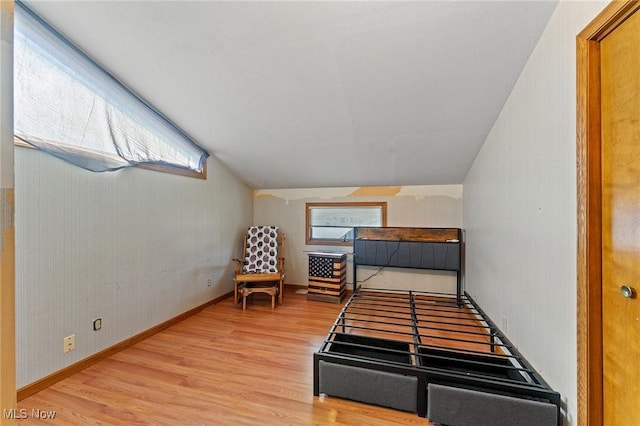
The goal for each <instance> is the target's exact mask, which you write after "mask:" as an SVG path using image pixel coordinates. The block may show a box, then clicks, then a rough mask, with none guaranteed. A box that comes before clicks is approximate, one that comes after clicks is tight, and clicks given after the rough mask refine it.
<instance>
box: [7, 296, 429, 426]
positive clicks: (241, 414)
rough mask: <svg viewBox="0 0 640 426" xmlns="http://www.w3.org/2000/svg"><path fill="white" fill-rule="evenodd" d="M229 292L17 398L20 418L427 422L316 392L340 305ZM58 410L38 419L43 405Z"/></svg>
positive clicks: (65, 421) (29, 421) (64, 421)
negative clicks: (239, 303) (244, 301)
mask: <svg viewBox="0 0 640 426" xmlns="http://www.w3.org/2000/svg"><path fill="white" fill-rule="evenodd" d="M294 290H295V289H289V290H287V292H286V294H285V298H284V304H283V305H280V306H278V307H277V308H276V309H275V310H273V311H272V310H271V302H270V298H269V297H268V296H266V295H255V298H254V299H253V300H252V301H249V302H248V307H247V310H246V311H244V312H243V311H242V309H241V308H237V307H235V306H234V305H233V301H232V300H231V299H227V300H225V301H223V302H221V303H219V304H217V305H214V306H211V307H209V308H207V309H205V310H204V311H202V312H200V313H198V314H196V315H194V316H193V317H191V318H188V319H187V320H185V321H183V322H181V323H179V324H177V325H175V326H173V327H171V328H168V329H167V330H165V331H163V332H160V333H158V334H156V335H154V336H153V337H151V338H149V339H147V340H145V341H143V342H141V343H139V344H137V345H135V346H133V347H131V348H129V349H126V350H124V351H122V352H120V353H118V354H116V355H114V356H112V357H111V358H109V359H107V360H105V361H102V362H100V363H98V364H96V365H94V366H92V367H90V368H88V369H86V370H84V371H82V372H80V373H78V374H76V375H74V376H72V377H70V378H68V379H66V380H63V381H61V382H59V383H57V384H55V385H53V386H51V387H50V388H48V389H46V390H43V391H41V392H39V393H37V394H35V395H33V396H31V397H29V398H27V399H24V400H23V401H21V402H20V403H19V404H18V409H19V410H24V411H18V414H21V413H25V414H26V415H25V417H26V418H25V419H22V420H19V421H18V424H20V425H41V424H47V425H52V424H55V425H118V426H120V425H171V426H175V425H332V424H336V425H358V426H362V425H372V426H377V425H398V424H402V425H411V424H415V425H422V426H427V425H430V423H429V422H428V421H427V420H426V419H424V418H420V417H418V416H417V415H416V414H413V413H405V412H401V411H396V410H392V409H386V408H382V407H376V406H372V405H366V404H360V403H357V402H353V401H347V400H342V399H338V398H331V397H323V398H317V397H314V396H313V358H312V354H313V352H315V351H316V350H317V349H318V348H319V346H320V344H321V342H322V340H323V339H324V337H325V336H326V333H327V332H328V330H329V327H330V326H331V325H332V324H333V321H334V320H335V318H336V316H337V314H338V312H339V310H340V308H341V305H337V304H331V303H323V302H314V301H307V299H306V296H305V295H301V294H295V293H294ZM33 410H40V411H41V412H49V411H53V412H55V418H54V419H53V420H52V419H46V420H45V419H37V418H36V416H34V415H35V414H37V411H33Z"/></svg>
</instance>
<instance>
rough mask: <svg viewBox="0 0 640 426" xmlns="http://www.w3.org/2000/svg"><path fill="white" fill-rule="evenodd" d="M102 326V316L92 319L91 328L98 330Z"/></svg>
mask: <svg viewBox="0 0 640 426" xmlns="http://www.w3.org/2000/svg"><path fill="white" fill-rule="evenodd" d="M101 328H102V318H96V319H94V320H93V330H94V331H98V330H100V329H101Z"/></svg>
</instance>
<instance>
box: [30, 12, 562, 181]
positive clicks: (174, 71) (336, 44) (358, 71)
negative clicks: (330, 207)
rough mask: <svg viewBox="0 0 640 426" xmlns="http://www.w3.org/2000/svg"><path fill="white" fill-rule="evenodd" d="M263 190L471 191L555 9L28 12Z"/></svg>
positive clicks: (239, 174) (241, 176) (237, 172)
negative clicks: (475, 167)
mask: <svg viewBox="0 0 640 426" xmlns="http://www.w3.org/2000/svg"><path fill="white" fill-rule="evenodd" d="M24 3H25V4H26V5H27V6H28V7H30V8H31V9H32V10H34V11H35V12H36V13H38V14H39V15H40V16H41V17H43V18H44V19H45V20H46V21H48V22H49V23H50V24H52V25H53V26H54V27H55V28H57V29H58V30H59V31H60V32H62V33H63V34H65V35H66V36H67V37H68V38H69V39H71V40H72V41H73V42H74V43H75V44H76V45H77V46H78V47H80V48H81V49H82V50H84V51H85V52H86V53H88V54H89V55H90V56H92V57H93V58H94V59H95V60H96V61H97V62H99V63H100V64H102V65H103V66H104V67H105V68H107V69H108V70H109V71H110V72H111V73H112V74H114V75H115V76H116V77H117V78H119V79H120V80H121V81H122V82H123V83H125V84H126V85H127V86H129V87H130V88H131V89H132V90H133V91H135V92H136V93H138V94H139V95H140V96H141V97H142V98H144V99H146V100H147V101H149V102H150V103H151V104H153V105H154V106H155V107H156V108H157V109H158V110H160V111H161V112H163V113H164V114H165V115H166V116H167V117H169V118H170V119H171V120H172V121H173V122H175V123H176V124H177V125H178V126H179V127H181V128H182V129H183V130H184V131H186V132H187V133H188V134H189V135H191V136H192V137H193V138H194V139H195V140H196V141H197V142H198V143H199V144H200V145H202V146H203V147H204V148H206V149H207V150H208V151H209V152H210V153H211V154H212V155H213V156H215V157H217V158H219V159H220V160H221V161H222V162H224V163H225V164H226V165H227V166H228V167H229V168H230V169H231V170H233V171H234V172H235V173H236V174H237V175H238V177H240V178H241V179H242V180H244V181H245V182H246V183H247V184H248V185H250V186H251V187H253V188H256V189H264V188H270V189H276V188H311V187H336V186H372V185H374V186H377V185H391V186H399V185H430V184H455V183H461V182H462V181H463V179H464V177H465V175H466V173H467V171H468V170H469V167H470V166H471V164H472V162H473V160H474V158H475V156H476V154H477V152H478V150H479V149H480V147H481V145H482V143H483V142H484V140H485V138H486V136H487V134H488V132H489V130H490V129H491V127H492V126H493V123H494V122H495V120H496V118H497V116H498V114H499V113H500V111H501V109H502V107H503V105H504V103H505V101H506V99H507V97H508V96H509V93H510V92H511V90H512V88H513V86H514V84H515V83H516V81H517V79H518V76H519V74H520V72H521V71H522V68H523V67H524V65H525V63H526V61H527V59H528V58H529V56H530V55H531V53H532V51H533V49H534V47H535V45H536V43H537V41H538V39H539V37H540V35H541V34H542V31H543V30H544V28H545V26H546V24H547V22H548V20H549V18H550V16H551V14H552V13H553V10H554V9H555V7H556V5H557V3H556V2H555V1H495V2H493V1H492V2H489V1H418V2H411V1H407V2H404V1H402V2H398V1H375V2H374V1H371V2H370V1H357V2H342V1H319V2H318V1H316V2H310V1H309V2H307V1H279V2H272V1H255V2H254V1H227V2H223V1H86V0H85V1H37V0H36V1H34V0H31V1H25V2H24Z"/></svg>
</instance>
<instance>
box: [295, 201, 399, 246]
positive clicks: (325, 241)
mask: <svg viewBox="0 0 640 426" xmlns="http://www.w3.org/2000/svg"><path fill="white" fill-rule="evenodd" d="M314 207H324V208H326V207H336V208H348V207H377V208H380V211H381V216H382V217H381V223H382V224H381V225H380V226H381V227H385V226H387V202H386V201H359V202H358V201H352V202H315V203H305V241H306V244H307V245H331V246H350V245H353V240H348V241H343V240H340V239H337V238H312V237H311V228H312V227H311V210H312V209H313V208H314ZM363 226H364V225H363Z"/></svg>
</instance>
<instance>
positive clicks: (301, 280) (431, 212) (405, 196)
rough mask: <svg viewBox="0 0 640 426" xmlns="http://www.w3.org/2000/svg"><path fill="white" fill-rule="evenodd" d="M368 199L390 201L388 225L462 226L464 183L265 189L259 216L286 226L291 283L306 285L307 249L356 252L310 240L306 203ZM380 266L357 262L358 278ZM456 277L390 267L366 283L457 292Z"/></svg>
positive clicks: (257, 218)
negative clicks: (306, 241)
mask: <svg viewBox="0 0 640 426" xmlns="http://www.w3.org/2000/svg"><path fill="white" fill-rule="evenodd" d="M364 201H386V202H387V226H416V227H436V228H437V227H442V228H448V227H451V228H460V227H462V185H439V186H436V185H432V186H404V187H362V188H358V187H349V188H315V189H313V188H305V189H280V190H274V189H270V190H260V191H257V192H256V195H255V202H254V222H255V223H256V224H257V225H277V226H280V227H281V228H282V229H283V230H284V232H285V236H286V270H287V278H286V282H287V283H288V284H298V285H307V277H308V268H309V263H308V256H307V253H308V252H310V251H317V250H323V251H327V250H335V251H340V252H348V253H351V252H352V247H351V246H335V247H333V246H326V245H322V246H321V245H306V243H305V203H308V202H364ZM347 260H348V264H347V282H348V283H349V289H351V283H353V269H352V268H353V259H352V256H348V258H347ZM378 269H379V268H377V267H376V268H373V267H364V266H362V267H358V280H359V281H362V280H365V279H367V278H368V277H370V276H372V275H373V274H375V273H376V271H377V270H378ZM455 283H456V279H455V273H453V272H440V271H415V270H412V271H411V272H407V271H406V270H402V269H396V268H385V269H383V270H381V271H380V272H378V273H377V274H376V275H375V277H372V278H371V279H369V280H367V281H366V283H365V284H363V285H364V286H365V287H367V286H368V287H384V288H398V289H420V290H429V291H441V292H450V293H455Z"/></svg>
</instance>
